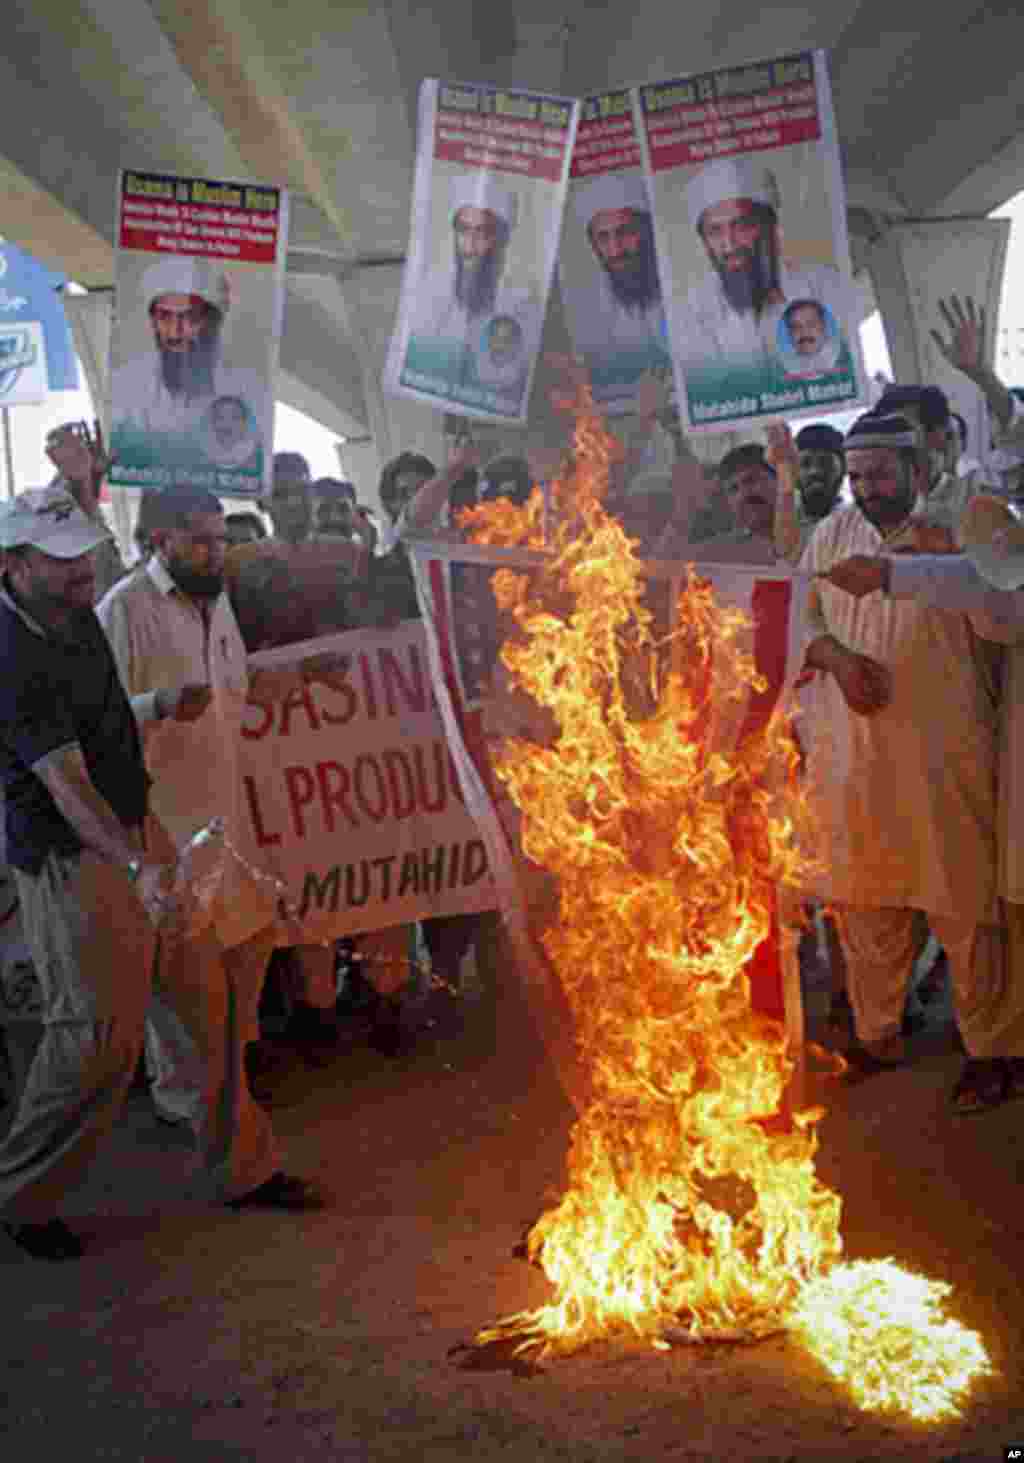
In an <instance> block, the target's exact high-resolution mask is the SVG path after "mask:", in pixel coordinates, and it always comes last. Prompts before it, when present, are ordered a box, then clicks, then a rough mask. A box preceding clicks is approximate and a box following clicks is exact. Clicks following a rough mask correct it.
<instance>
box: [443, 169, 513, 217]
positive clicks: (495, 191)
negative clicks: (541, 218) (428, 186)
mask: <svg viewBox="0 0 1024 1463" xmlns="http://www.w3.org/2000/svg"><path fill="white" fill-rule="evenodd" d="M449 199H450V201H451V213H452V222H454V221H455V215H456V214H457V213H458V211H459V209H460V208H487V209H489V210H490V211H491V213H495V214H497V216H498V217H499V218H501V219H504V220H505V222H506V224H508V226H509V228H510V229H514V228H515V226H516V221H517V219H518V217H519V199H518V198H517V197H516V195H515V194H514V193H513V191H512V189H511V188H505V187H503V186H502V184H501V183H500V182H499V181H498V179H497V178H496V177H495V176H494V174H493V173H485V172H479V173H460V174H459V176H458V177H457V178H453V179H452V180H451V183H450V185H449Z"/></svg>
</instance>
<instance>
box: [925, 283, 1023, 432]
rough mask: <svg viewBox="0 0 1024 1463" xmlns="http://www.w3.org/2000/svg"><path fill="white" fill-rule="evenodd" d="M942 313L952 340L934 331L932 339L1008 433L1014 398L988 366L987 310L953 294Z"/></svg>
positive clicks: (967, 296) (998, 423)
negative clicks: (966, 378) (976, 389)
mask: <svg viewBox="0 0 1024 1463" xmlns="http://www.w3.org/2000/svg"><path fill="white" fill-rule="evenodd" d="M939 313H940V314H941V316H942V318H943V320H944V321H945V324H946V329H947V330H948V331H949V339H948V340H945V339H944V338H943V337H942V336H941V335H940V334H939V332H938V331H937V330H933V331H932V332H931V337H932V340H934V342H935V344H936V346H937V347H938V349H939V350H940V351H941V352H942V354H943V356H945V358H946V360H947V361H948V362H949V364H950V365H951V366H953V367H955V368H956V370H958V371H962V372H963V374H964V375H965V376H967V377H968V378H969V379H970V380H971V381H973V382H974V384H975V385H976V386H977V387H978V388H979V390H980V391H981V392H982V394H983V396H984V397H985V400H986V402H987V403H988V408H989V411H990V412H991V413H992V416H993V417H994V419H995V421H996V424H997V426H998V428H999V430H1000V431H1002V432H1005V431H1006V429H1007V427H1009V425H1010V422H1011V420H1012V418H1013V397H1012V396H1011V395H1010V393H1009V391H1007V389H1006V387H1005V386H1004V385H1003V383H1002V382H1001V381H1000V379H999V377H998V376H997V375H996V373H995V372H994V371H993V370H992V368H991V367H990V366H989V364H988V322H987V320H986V318H985V307H984V306H983V305H976V304H975V302H974V300H973V299H972V298H971V296H970V295H965V296H964V299H963V301H962V302H961V300H960V296H959V295H950V297H949V299H948V301H947V300H940V301H939Z"/></svg>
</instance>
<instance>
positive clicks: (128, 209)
mask: <svg viewBox="0 0 1024 1463" xmlns="http://www.w3.org/2000/svg"><path fill="white" fill-rule="evenodd" d="M287 219H288V204H287V195H286V194H285V192H284V191H283V190H282V189H280V188H276V187H272V186H267V185H264V184H259V183H237V182H215V181H211V180H209V179H204V178H181V177H172V176H168V175H166V174H158V173H138V172H125V173H123V174H122V176H121V186H120V198H119V217H118V255H117V294H116V312H115V320H114V331H113V335H112V338H111V350H110V358H111V359H110V366H111V371H110V382H111V416H110V421H111V448H112V450H113V453H114V457H115V462H114V467H113V469H112V471H111V475H110V480H111V482H113V483H115V484H119V485H121V486H124V487H136V488H143V489H146V488H153V489H158V488H163V487H166V486H168V485H173V484H174V483H176V482H189V483H192V484H198V485H201V486H204V487H208V488H209V489H210V490H211V491H212V492H215V493H227V494H230V495H231V496H233V497H247V496H253V497H256V496H258V495H259V494H260V492H261V491H262V489H263V487H264V484H265V483H266V482H267V481H268V479H269V464H270V458H271V444H272V442H273V416H274V378H275V374H276V369H277V357H278V347H279V344H280V339H281V322H282V315H283V308H284V263H285V252H286V248H287V235H288V225H287Z"/></svg>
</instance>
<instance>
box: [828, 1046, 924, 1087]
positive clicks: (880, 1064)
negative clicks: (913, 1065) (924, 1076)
mask: <svg viewBox="0 0 1024 1463" xmlns="http://www.w3.org/2000/svg"><path fill="white" fill-rule="evenodd" d="M840 1055H841V1056H842V1058H843V1060H844V1061H845V1063H846V1071H845V1073H844V1080H845V1081H846V1082H862V1081H863V1080H864V1078H865V1077H874V1076H877V1074H878V1073H879V1072H894V1071H896V1069H897V1068H898V1067H905V1066H906V1065H907V1049H906V1046H905V1045H904V1043H903V1042H902V1040H886V1041H881V1042H875V1043H872V1044H870V1045H866V1044H864V1043H863V1042H855V1043H854V1045H853V1046H848V1047H846V1049H845V1050H844V1051H843V1052H841V1053H840Z"/></svg>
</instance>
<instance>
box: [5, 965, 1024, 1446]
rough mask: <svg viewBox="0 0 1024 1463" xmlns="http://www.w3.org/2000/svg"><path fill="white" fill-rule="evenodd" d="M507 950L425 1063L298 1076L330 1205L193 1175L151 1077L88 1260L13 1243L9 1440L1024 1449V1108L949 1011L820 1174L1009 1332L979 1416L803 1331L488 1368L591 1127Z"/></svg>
mask: <svg viewBox="0 0 1024 1463" xmlns="http://www.w3.org/2000/svg"><path fill="white" fill-rule="evenodd" d="M490 963H491V965H492V967H500V964H501V962H500V959H499V958H498V957H497V956H495V954H494V952H493V951H492V954H491V957H490ZM487 974H488V975H489V976H490V977H491V978H493V979H494V980H495V982H496V984H497V987H498V991H499V994H498V998H497V999H496V1001H495V1002H493V1003H491V1002H488V1001H487V1000H484V1001H483V1002H481V1003H480V1004H478V1005H476V1006H473V1007H472V1008H467V1012H466V1017H467V1019H466V1027H465V1030H464V1032H463V1033H462V1034H461V1035H460V1036H457V1037H447V1038H444V1039H441V1038H439V1037H431V1038H428V1039H425V1040H424V1041H423V1042H422V1043H421V1044H420V1045H419V1047H418V1048H417V1049H416V1051H415V1052H414V1053H413V1054H412V1055H411V1056H409V1057H406V1058H405V1059H401V1060H395V1061H389V1060H387V1059H385V1058H383V1057H381V1056H379V1055H377V1054H376V1053H374V1052H372V1051H370V1050H369V1049H368V1048H366V1047H365V1046H362V1045H358V1044H357V1045H356V1046H354V1047H353V1049H352V1050H351V1051H348V1052H345V1053H342V1054H340V1055H339V1057H338V1060H337V1062H336V1063H335V1064H334V1066H333V1067H332V1068H330V1069H328V1070H326V1071H318V1072H311V1071H309V1070H307V1069H306V1068H304V1067H302V1066H301V1064H299V1063H298V1062H296V1063H295V1064H294V1066H293V1067H292V1068H291V1069H290V1070H289V1071H288V1072H286V1074H285V1075H284V1076H283V1077H282V1079H281V1080H280V1082H279V1086H278V1092H279V1096H280V1101H281V1103H282V1104H285V1103H287V1104H288V1105H287V1106H285V1105H281V1106H279V1107H277V1108H276V1110H275V1122H276V1126H277V1128H278V1130H279V1132H280V1134H281V1135H282V1137H283V1138H284V1139H285V1140H286V1141H287V1143H288V1148H289V1155H290V1166H291V1167H292V1169H293V1170H295V1171H299V1172H303V1173H309V1174H315V1175H317V1176H318V1177H319V1179H320V1180H321V1181H322V1182H323V1184H324V1185H325V1186H326V1187H327V1188H328V1189H329V1190H330V1192H331V1194H332V1195H333V1203H332V1205H331V1207H330V1208H329V1209H327V1210H326V1211H324V1212H322V1213H318V1214H313V1215H309V1216H298V1217H295V1216H291V1217H289V1216H275V1215H271V1214H263V1215H256V1214H248V1215H245V1216H242V1215H236V1214H233V1213H230V1212H228V1211H225V1210H218V1209H216V1208H211V1207H210V1206H209V1205H207V1204H206V1203H204V1202H202V1201H201V1200H200V1199H199V1198H197V1197H195V1196H193V1195H190V1191H189V1176H188V1168H189V1160H190V1151H189V1144H188V1143H187V1142H186V1141H184V1140H182V1139H181V1138H179V1137H178V1136H176V1135H175V1134H174V1133H173V1132H169V1130H167V1129H166V1128H163V1127H161V1126H159V1125H158V1124H157V1123H156V1121H155V1120H154V1119H153V1117H152V1115H151V1111H150V1108H149V1103H148V1099H147V1098H146V1096H145V1094H144V1093H136V1094H133V1097H132V1100H131V1102H130V1105H129V1108H128V1110H127V1112H126V1113H125V1116H124V1119H123V1121H122V1122H121V1124H120V1127H119V1129H118V1131H117V1133H116V1134H115V1136H114V1139H113V1140H112V1141H111V1143H110V1145H109V1148H108V1149H107V1150H106V1151H105V1153H104V1154H103V1156H102V1158H101V1160H100V1161H99V1162H98V1163H97V1165H96V1166H95V1168H94V1170H93V1172H92V1173H91V1174H90V1176H89V1181H88V1183H87V1185H85V1186H83V1188H82V1189H81V1190H79V1191H78V1192H76V1193H74V1194H73V1195H71V1196H70V1197H69V1199H68V1202H67V1205H66V1207H65V1216H66V1217H67V1218H68V1219H69V1221H70V1222H72V1223H73V1224H74V1225H76V1227H77V1228H79V1230H80V1231H81V1232H83V1234H84V1235H85V1236H86V1238H87V1239H88V1242H89V1253H88V1255H87V1257H86V1258H85V1260H83V1261H82V1262H80V1263H77V1264H71V1265H63V1266H60V1265H46V1264H39V1263H32V1262H31V1261H28V1260H26V1259H24V1258H23V1257H22V1256H21V1254H20V1252H19V1251H17V1250H16V1249H15V1248H14V1247H13V1246H11V1245H10V1244H9V1243H8V1242H7V1241H6V1240H4V1239H0V1295H2V1297H3V1317H4V1325H3V1330H2V1335H0V1458H2V1459H4V1460H10V1463H31V1460H32V1459H34V1458H35V1457H39V1458H43V1457H46V1458H62V1457H67V1458H71V1459H74V1460H76V1463H78V1460H82V1463H84V1460H90V1459H118V1460H125V1463H192V1460H196V1463H214V1460H245V1463H250V1460H251V1463H270V1460H274V1463H306V1460H314V1459H315V1460H321V1459H331V1460H338V1463H357V1460H358V1463H363V1460H372V1463H377V1460H380V1463H386V1460H392V1459H395V1460H397V1459H401V1460H410V1463H412V1460H415V1463H441V1460H448V1459H460V1458H467V1459H468V1458H472V1459H474V1460H476V1463H491V1460H498V1459H501V1460H503V1463H520V1460H521V1463H539V1460H555V1459H565V1460H571V1463H603V1460H611V1459H623V1460H627V1459H628V1460H637V1463H647V1460H650V1459H653V1458H661V1457H664V1458H666V1459H671V1460H672V1463H689V1460H697V1459H701V1460H714V1463H739V1460H744V1463H745V1460H748V1459H758V1460H775V1463H783V1460H808V1463H812V1460H813V1463H826V1460H832V1459H836V1460H838V1459H843V1460H869V1459H870V1460H875V1459H883V1460H888V1459H894V1460H896V1459H899V1460H914V1463H939V1460H946V1463H952V1460H954V1459H956V1460H959V1463H996V1460H1001V1459H1002V1458H1003V1457H1004V1449H1005V1448H1006V1447H1007V1446H1009V1445H1011V1444H1016V1445H1018V1446H1022V1447H1024V1301H1022V1293H1021V1292H1022V1287H1021V1277H1022V1270H1024V1203H1022V1192H1024V1190H1022V1184H1021V1179H1022V1159H1024V1143H1022V1121H1024V1103H1018V1104H1017V1105H1016V1106H1013V1105H1011V1106H1007V1107H1004V1108H1003V1109H1001V1110H998V1111H995V1112H992V1113H989V1114H986V1115H985V1116H983V1117H976V1118H972V1119H960V1120H956V1119H953V1118H951V1117H950V1115H949V1113H948V1110H947V1094H948V1090H949V1087H950V1085H951V1083H952V1081H953V1080H954V1078H955V1075H956V1072H957V1070H958V1065H959V1062H960V1058H959V1056H958V1055H957V1054H956V1053H955V1051H954V1049H953V1044H952V1040H951V1030H950V1027H949V1025H948V1023H947V1024H945V1025H943V1023H942V1022H941V1021H939V1022H938V1024H933V1027H932V1029H930V1030H926V1031H925V1032H924V1033H922V1034H921V1035H920V1036H919V1037H918V1038H917V1039H916V1048H917V1053H918V1060H917V1062H916V1063H915V1065H914V1067H913V1068H912V1069H908V1070H901V1071H897V1072H892V1073H887V1074H885V1075H883V1076H879V1077H875V1078H872V1079H870V1080H869V1081H866V1082H864V1083H862V1084H860V1085H857V1086H853V1087H840V1086H837V1085H835V1084H833V1085H832V1086H830V1088H829V1094H828V1097H827V1101H828V1103H829V1105H830V1111H829V1116H828V1117H827V1119H826V1120H825V1122H824V1124H823V1125H822V1129H821V1136H822V1149H821V1154H820V1162H819V1171H820V1173H821V1176H822V1177H823V1179H824V1180H825V1181H826V1182H827V1183H829V1184H831V1185H832V1186H833V1187H835V1188H836V1189H838V1190H839V1192H840V1193H841V1194H842V1197H843V1204H844V1217H843V1233H844V1237H845V1243H846V1247H847V1252H848V1255H849V1256H850V1257H861V1256H863V1257H874V1258H877V1257H882V1256H886V1255H892V1256H894V1257H896V1258H897V1259H898V1260H899V1261H901V1262H903V1263H906V1264H908V1265H909V1266H911V1267H912V1268H916V1269H919V1270H921V1271H923V1272H924V1273H926V1274H928V1275H930V1276H931V1277H933V1278H936V1279H942V1280H946V1281H948V1282H949V1283H950V1284H951V1285H952V1286H953V1288H954V1293H955V1299H954V1304H953V1307H952V1309H953V1313H954V1314H956V1315H957V1316H958V1318H959V1319H961V1320H962V1321H964V1322H965V1323H967V1324H968V1325H971V1326H973V1327H975V1328H976V1329H977V1330H979V1331H980V1332H981V1334H982V1335H983V1337H984V1340H985V1342H986V1345H987V1346H988V1349H989V1352H990V1355H991V1356H992V1358H993V1361H994V1363H995V1365H996V1367H997V1368H998V1373H999V1374H998V1375H997V1376H996V1377H994V1378H992V1379H990V1380H988V1381H986V1382H984V1383H983V1384H981V1385H978V1386H977V1387H976V1388H975V1390H974V1392H973V1393H972V1395H971V1398H970V1400H969V1402H968V1404H967V1406H966V1408H965V1411H964V1416H963V1419H962V1420H961V1421H959V1422H957V1423H955V1424H950V1425H940V1426H934V1425H933V1426H923V1425H916V1424H913V1423H909V1422H907V1421H904V1420H899V1419H888V1420H885V1419H879V1418H877V1417H872V1416H868V1415H865V1414H863V1413H860V1412H858V1411H857V1410H856V1408H855V1407H854V1406H853V1405H852V1404H851V1403H850V1401H849V1399H848V1398H847V1396H846V1395H845V1394H844V1392H843V1391H842V1389H841V1388H840V1387H839V1386H838V1385H837V1384H835V1383H834V1382H832V1381H831V1380H830V1379H829V1378H828V1377H827V1376H826V1375H825V1374H824V1372H823V1371H821V1370H820V1368H819V1367H818V1366H817V1364H816V1363H815V1362H813V1361H812V1360H811V1359H810V1358H809V1357H808V1356H807V1354H806V1353H805V1352H804V1351H802V1350H801V1349H800V1347H799V1346H798V1345H796V1344H795V1343H793V1342H791V1341H790V1340H788V1339H787V1338H786V1337H784V1336H781V1337H776V1338H774V1339H772V1340H769V1341H767V1342H763V1343H761V1344H758V1345H751V1346H727V1345H708V1346H682V1347H679V1348H677V1349H674V1350H672V1351H670V1352H655V1351H636V1350H630V1349H628V1348H621V1347H612V1346H601V1347H595V1348H593V1349H591V1350H589V1351H587V1352H586V1353H583V1354H580V1355H577V1356H575V1357H572V1358H569V1359H567V1360H561V1361H555V1362H551V1363H546V1364H545V1365H544V1366H543V1368H542V1369H541V1370H540V1371H539V1372H538V1373H536V1374H533V1375H529V1376H521V1375H516V1374H514V1373H513V1372H511V1371H509V1370H465V1369H462V1368H461V1367H460V1366H459V1365H458V1361H459V1359H460V1357H459V1355H456V1356H454V1357H453V1356H450V1355H449V1352H450V1351H451V1349H452V1348H454V1347H457V1346H458V1345H459V1343H461V1342H465V1341H467V1340H468V1339H469V1338H471V1337H472V1335H473V1334H474V1332H475V1331H476V1330H477V1329H478V1328H479V1327H481V1326H485V1325H487V1324H488V1323H490V1322H492V1321H494V1320H496V1319H498V1318H500V1317H503V1316H506V1315H508V1314H509V1313H511V1312H514V1311H518V1310H521V1309H524V1308H527V1307H530V1306H533V1305H536V1304H538V1303H540V1302H541V1301H543V1300H545V1299H546V1298H547V1296H548V1287H547V1284H546V1282H545V1280H544V1277H543V1275H542V1274H541V1273H540V1272H539V1271H537V1270H535V1269H533V1268H531V1267H530V1266H529V1265H527V1264H526V1263H524V1262H523V1261H522V1260H521V1259H517V1258H515V1257H514V1255H513V1253H512V1252H513V1248H514V1246H515V1245H516V1243H517V1241H518V1240H519V1238H520V1235H521V1232H522V1230H523V1228H524V1225H525V1224H526V1223H527V1222H528V1221H530V1220H531V1219H532V1218H534V1217H535V1216H536V1215H537V1214H538V1212H539V1211H540V1209H541V1207H542V1206H543V1203H544V1198H545V1195H546V1194H547V1193H549V1192H553V1191H555V1190H557V1187H558V1184H559V1180H560V1177H561V1173H562V1165H563V1160H564V1155H565V1152H566V1141H567V1135H568V1131H569V1127H570V1123H571V1114H570V1112H569V1110H568V1108H567V1105H566V1103H565V1102H564V1101H563V1099H562V1098H561V1096H560V1094H559V1090H558V1087H557V1084H556V1082H555V1079H554V1077H553V1075H552V1073H551V1070H550V1067H549V1066H548V1064H547V1063H546V1061H545V1058H544V1055H543V1050H542V1048H541V1047H540V1045H539V1043H538V1040H537V1037H536V1035H535V1034H534V1031H533V1029H532V1026H531V1023H530V1020H529V1018H528V1014H527V1012H526V1011H525V1009H524V1006H523V1003H522V999H521V997H520V996H519V994H518V991H517V986H516V984H515V982H514V980H510V979H509V975H508V971H507V969H504V970H503V969H501V968H492V969H491V970H490V971H489V972H487ZM809 999H810V1006H811V1014H812V1025H813V1023H814V1022H815V1021H817V1020H818V1019H819V1017H820V1012H819V1010H818V1007H819V1006H820V1003H821V999H822V997H821V993H820V992H814V991H812V992H811V993H810V998H809Z"/></svg>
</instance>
